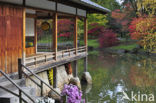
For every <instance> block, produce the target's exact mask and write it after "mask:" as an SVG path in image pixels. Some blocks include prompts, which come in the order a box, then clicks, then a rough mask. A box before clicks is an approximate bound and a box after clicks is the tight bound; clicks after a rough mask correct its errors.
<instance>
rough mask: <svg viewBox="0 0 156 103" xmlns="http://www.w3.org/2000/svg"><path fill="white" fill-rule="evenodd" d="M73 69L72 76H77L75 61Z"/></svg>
mask: <svg viewBox="0 0 156 103" xmlns="http://www.w3.org/2000/svg"><path fill="white" fill-rule="evenodd" d="M73 69H74V70H73V76H74V77H78V76H77V61H74V68H73Z"/></svg>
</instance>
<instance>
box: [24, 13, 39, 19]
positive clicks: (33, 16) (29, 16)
mask: <svg viewBox="0 0 156 103" xmlns="http://www.w3.org/2000/svg"><path fill="white" fill-rule="evenodd" d="M26 17H27V18H36V17H37V16H36V14H30V13H27V14H26Z"/></svg>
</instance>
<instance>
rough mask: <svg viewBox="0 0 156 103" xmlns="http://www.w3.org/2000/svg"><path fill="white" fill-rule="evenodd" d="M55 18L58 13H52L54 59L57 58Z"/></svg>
mask: <svg viewBox="0 0 156 103" xmlns="http://www.w3.org/2000/svg"><path fill="white" fill-rule="evenodd" d="M57 19H58V14H57V13H55V14H54V20H53V28H54V34H53V51H54V52H55V60H57Z"/></svg>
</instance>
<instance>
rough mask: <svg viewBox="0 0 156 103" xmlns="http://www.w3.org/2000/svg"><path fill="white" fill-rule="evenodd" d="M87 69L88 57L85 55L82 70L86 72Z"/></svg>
mask: <svg viewBox="0 0 156 103" xmlns="http://www.w3.org/2000/svg"><path fill="white" fill-rule="evenodd" d="M87 70H88V57H87V56H86V57H85V58H84V72H87Z"/></svg>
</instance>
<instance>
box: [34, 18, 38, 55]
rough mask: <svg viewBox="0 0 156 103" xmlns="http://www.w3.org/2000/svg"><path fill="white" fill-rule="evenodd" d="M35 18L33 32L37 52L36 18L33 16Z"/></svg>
mask: <svg viewBox="0 0 156 103" xmlns="http://www.w3.org/2000/svg"><path fill="white" fill-rule="evenodd" d="M34 19H35V23H34V27H35V28H34V29H35V30H34V31H35V32H34V33H35V37H34V46H35V54H36V53H37V25H36V24H37V19H36V18H34Z"/></svg>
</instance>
